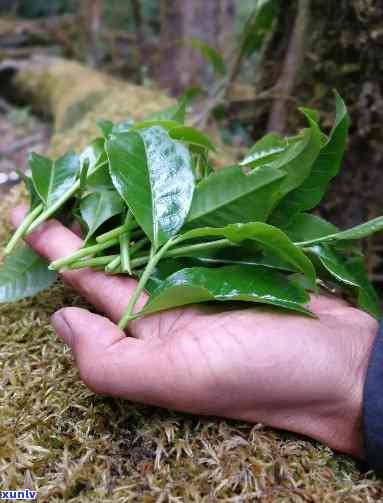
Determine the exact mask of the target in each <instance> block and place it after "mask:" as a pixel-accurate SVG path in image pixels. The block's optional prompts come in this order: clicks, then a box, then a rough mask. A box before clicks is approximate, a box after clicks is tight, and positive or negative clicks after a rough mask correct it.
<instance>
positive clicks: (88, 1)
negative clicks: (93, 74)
mask: <svg viewBox="0 0 383 503" xmlns="http://www.w3.org/2000/svg"><path fill="white" fill-rule="evenodd" d="M103 12H104V1H103V0H84V3H83V19H84V28H85V29H84V33H85V51H86V56H85V60H86V62H87V63H88V64H89V65H90V66H91V67H93V68H97V67H98V66H99V65H100V62H101V59H102V47H101V29H102V17H103Z"/></svg>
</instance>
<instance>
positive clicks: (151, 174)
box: [107, 126, 194, 247]
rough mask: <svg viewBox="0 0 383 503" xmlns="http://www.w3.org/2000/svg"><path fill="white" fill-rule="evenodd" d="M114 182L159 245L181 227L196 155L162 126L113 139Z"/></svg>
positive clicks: (110, 151) (109, 147) (109, 149)
mask: <svg viewBox="0 0 383 503" xmlns="http://www.w3.org/2000/svg"><path fill="white" fill-rule="evenodd" d="M107 152H108V156H109V161H110V171H111V176H112V181H113V183H114V185H115V187H116V189H117V191H118V192H119V194H120V195H121V197H123V199H124V200H125V201H126V203H127V204H128V205H129V208H130V209H131V211H132V213H133V215H134V217H135V219H136V220H137V222H138V223H139V225H140V226H141V227H142V229H143V230H144V232H145V233H146V235H147V236H148V237H149V239H150V240H151V241H152V242H153V243H154V245H155V247H157V246H158V245H159V244H161V243H163V242H165V241H166V240H168V239H169V238H170V237H172V236H173V235H174V234H176V233H177V232H178V230H179V229H180V228H181V227H182V225H183V224H184V221H185V219H186V217H187V214H188V212H189V208H190V204H191V200H192V197H193V191H194V176H193V172H192V166H191V157H190V154H189V151H188V150H187V148H186V147H185V146H184V145H182V144H181V143H179V142H177V141H174V140H172V139H171V138H170V137H169V135H168V133H167V132H166V131H165V130H164V129H163V128H161V127H159V126H155V127H152V128H149V129H146V130H142V131H138V132H131V133H122V134H119V135H115V136H113V137H111V139H110V140H108V142H107Z"/></svg>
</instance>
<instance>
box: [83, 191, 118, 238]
mask: <svg viewBox="0 0 383 503" xmlns="http://www.w3.org/2000/svg"><path fill="white" fill-rule="evenodd" d="M123 209H124V203H123V200H122V199H121V197H120V196H119V194H117V192H115V191H111V190H109V191H108V190H103V191H100V192H94V193H92V194H89V195H87V196H85V197H84V198H83V199H82V200H81V202H80V215H81V218H82V219H83V220H84V222H85V223H86V225H87V227H88V233H87V235H86V238H85V241H88V239H89V238H90V237H92V236H93V234H94V233H95V232H96V231H97V229H98V228H99V227H101V225H102V224H103V223H104V222H106V221H107V220H109V219H110V218H112V217H114V216H115V215H119V214H120V213H122V211H123Z"/></svg>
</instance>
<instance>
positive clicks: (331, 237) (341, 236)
mask: <svg viewBox="0 0 383 503" xmlns="http://www.w3.org/2000/svg"><path fill="white" fill-rule="evenodd" d="M382 230H383V217H377V218H374V219H373V220H370V221H369V222H365V223H364V224H360V225H357V226H356V227H352V228H351V229H347V230H345V231H339V232H334V233H331V234H327V235H325V236H320V237H318V238H313V239H305V240H303V241H301V242H300V243H299V245H300V246H307V245H311V244H316V243H325V242H330V241H348V240H353V239H363V238H366V237H368V236H371V235H372V234H375V233H376V232H381V231H382Z"/></svg>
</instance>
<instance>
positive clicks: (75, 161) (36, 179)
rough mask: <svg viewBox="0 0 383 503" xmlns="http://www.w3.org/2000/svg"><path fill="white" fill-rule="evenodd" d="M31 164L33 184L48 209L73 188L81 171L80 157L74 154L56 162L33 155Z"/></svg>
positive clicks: (30, 160)
mask: <svg viewBox="0 0 383 503" xmlns="http://www.w3.org/2000/svg"><path fill="white" fill-rule="evenodd" d="M29 163H30V166H31V170H32V179H33V184H34V186H35V188H36V191H37V193H38V194H39V196H40V197H41V199H42V200H43V201H44V204H45V205H46V206H47V207H48V208H49V206H52V205H53V204H54V203H55V202H56V201H58V200H59V199H60V197H61V196H62V195H64V194H65V193H66V192H67V191H68V190H69V189H70V188H71V187H72V185H73V184H74V182H75V180H76V177H77V174H78V172H79V169H80V161H79V157H78V156H77V155H76V154H75V153H74V152H68V153H67V154H65V155H64V156H62V157H60V158H59V159H57V160H56V161H51V160H50V159H48V158H46V157H44V156H41V155H39V154H35V153H32V154H31V156H30V159H29Z"/></svg>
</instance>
